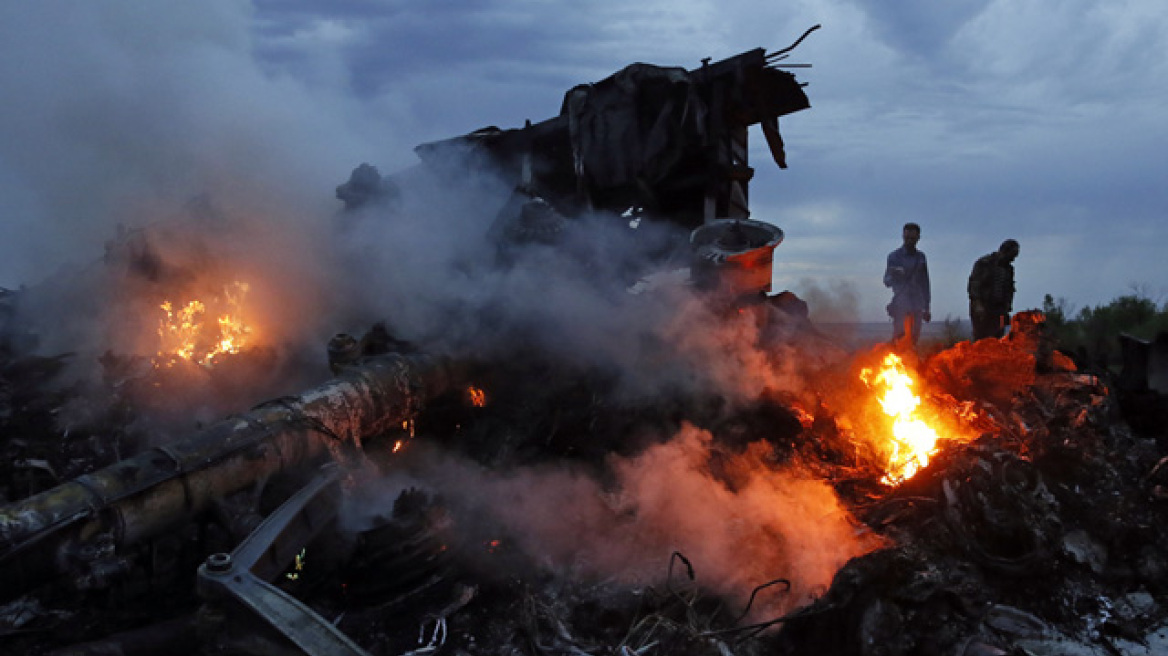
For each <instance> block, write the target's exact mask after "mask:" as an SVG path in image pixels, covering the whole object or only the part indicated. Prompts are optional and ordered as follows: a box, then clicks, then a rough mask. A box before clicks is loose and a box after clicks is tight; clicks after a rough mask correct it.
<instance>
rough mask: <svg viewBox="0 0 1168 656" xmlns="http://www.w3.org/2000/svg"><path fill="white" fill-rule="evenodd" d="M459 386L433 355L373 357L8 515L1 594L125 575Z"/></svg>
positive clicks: (2, 509) (14, 507)
mask: <svg viewBox="0 0 1168 656" xmlns="http://www.w3.org/2000/svg"><path fill="white" fill-rule="evenodd" d="M453 377H454V374H453V373H452V371H451V369H450V367H449V365H448V364H447V363H445V362H443V361H440V360H437V359H434V358H431V357H429V356H425V355H420V354H413V355H399V354H387V355H380V356H374V357H370V358H369V359H367V360H365V361H363V362H359V363H357V364H354V365H352V366H350V367H347V368H345V369H344V370H342V371H341V372H340V375H338V377H337V378H335V379H333V380H332V381H330V382H328V383H326V384H324V385H321V386H319V387H317V388H315V389H312V390H309V391H308V392H305V393H304V394H301V395H299V396H295V397H288V398H283V399H279V400H277V401H273V402H269V403H266V404H262V405H260V406H258V407H257V408H255V409H253V410H252V411H250V412H248V413H245V414H243V415H240V416H237V417H232V418H229V419H226V420H224V421H221V422H219V423H218V424H215V425H213V426H211V427H209V428H207V429H205V430H203V431H201V432H199V433H196V434H195V435H193V436H192V437H190V438H188V439H186V440H182V441H180V442H176V443H172V444H167V445H164V446H158V447H155V448H152V449H149V450H147V451H144V452H143V453H141V454H139V455H137V456H134V457H132V458H128V459H126V460H122V461H121V462H118V463H115V464H113V465H111V466H109V467H107V468H105V469H102V470H99V471H95V472H92V473H89V474H86V475H84V476H80V477H78V478H76V479H74V480H72V481H69V482H67V483H64V484H62V485H59V486H57V487H56V488H53V489H50V490H46V491H45V492H42V493H40V494H37V495H35V496H32V497H29V498H27V499H24V500H21V501H17V502H14V503H10V504H8V505H6V506H0V580H3V581H4V582H5V586H4V590H3V591H2V592H3V593H4V594H5V595H6V596H10V595H15V594H18V593H19V592H20V591H22V590H24V589H26V588H28V587H30V586H32V585H35V584H37V583H39V582H43V580H44V576H45V575H46V574H47V573H50V572H53V571H56V572H58V573H63V574H69V575H71V576H72V577H73V578H74V580H76V581H79V582H84V581H85V580H86V578H87V577H92V576H99V575H100V572H101V571H113V570H117V569H118V565H117V563H118V561H119V558H120V553H121V552H122V550H123V549H124V548H125V547H128V546H130V545H133V544H135V543H137V542H139V541H142V540H146V539H149V538H152V537H155V536H158V535H159V534H161V533H163V532H165V531H167V530H171V529H173V528H175V527H177V526H180V525H182V524H183V523H184V522H188V521H190V520H191V519H192V518H193V517H195V516H197V515H199V514H200V513H203V512H204V511H206V510H208V509H209V508H210V507H211V506H212V504H214V503H216V502H218V501H219V500H222V499H224V498H225V497H227V496H229V495H231V494H233V493H236V492H238V491H240V490H244V489H246V488H250V487H254V486H257V485H262V484H263V482H264V481H266V480H267V479H268V478H269V477H272V476H274V475H276V474H279V473H281V472H285V471H289V470H292V469H293V468H295V467H299V466H304V465H309V464H312V463H314V462H316V461H319V460H320V459H322V458H323V457H324V456H326V455H328V454H329V452H330V450H343V449H351V448H352V447H353V446H359V445H360V443H361V440H362V439H364V438H368V437H371V436H375V435H378V434H381V433H384V432H385V431H388V430H390V429H393V428H394V427H400V426H401V424H402V422H405V421H408V420H410V419H412V418H413V416H414V414H415V413H416V412H417V411H418V410H419V408H420V405H421V404H422V403H423V402H424V401H425V400H427V399H430V398H433V397H434V396H436V395H438V394H440V393H442V392H443V391H445V390H446V389H448V388H449V386H450V385H451V384H452V380H453ZM94 585H100V583H98V582H95V583H94Z"/></svg>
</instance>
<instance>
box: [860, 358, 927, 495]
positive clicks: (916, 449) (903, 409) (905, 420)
mask: <svg viewBox="0 0 1168 656" xmlns="http://www.w3.org/2000/svg"><path fill="white" fill-rule="evenodd" d="M860 380H862V381H864V384H866V385H868V387H870V388H872V387H877V386H879V387H881V388H882V389H883V396H882V397H881V398H880V399H879V401H880V406H881V407H882V408H883V409H884V413H885V414H887V415H888V416H889V417H892V418H893V424H892V444H891V453H890V454H889V456H888V463H887V465H886V466H885V470H886V473H885V475H884V477H883V478H882V479H881V482H882V483H884V484H885V485H899V484H901V483H903V482H904V481H906V480H908V479H910V478H912V477H913V476H914V475H916V473H917V472H918V471H920V469H921V468H922V467H925V466H927V465H928V464H929V456H931V455H933V454H934V453H936V452H937V440H938V439H939V438H938V436H937V431H935V430H933V428H932V427H930V426H929V425H928V424H926V423H925V422H924V420H922V419H920V418H919V417H917V416H916V411H917V408H918V407H919V406H920V405H921V397H919V396H917V395H916V394H915V393H914V392H913V389H912V388H913V379H912V376H910V375H909V373H908V371H907V370H906V369H905V367H904V363H903V362H902V361H901V359H900V358H899V357H898V356H897V355H896V354H894V353H889V354H888V355H887V356H885V357H884V362H883V368H882V369H880V371H879V372H877V373H875V375H873V371H872V370H871V369H864V370H862V371H861V372H860Z"/></svg>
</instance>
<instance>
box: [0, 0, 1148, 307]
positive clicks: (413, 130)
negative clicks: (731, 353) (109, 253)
mask: <svg viewBox="0 0 1168 656" xmlns="http://www.w3.org/2000/svg"><path fill="white" fill-rule="evenodd" d="M813 25H822V28H821V29H820V30H818V31H816V32H814V33H813V34H811V35H810V36H809V37H808V38H807V39H806V40H805V41H804V42H803V43H802V44H801V45H800V46H799V47H798V48H797V49H796V50H795V51H794V52H793V53H792V57H791V58H790V59H789V60H787V61H788V62H795V63H805V64H810V65H811V67H810V68H797V69H792V70H793V72H794V73H795V74H796V76H797V77H798V79H799V81H801V82H804V83H806V85H807V86H806V92H807V95H808V97H809V98H810V101H811V105H812V106H811V108H810V109H808V110H804V111H801V112H798V113H796V114H793V115H790V116H787V117H783V118H782V119H781V121H780V122H781V128H782V133H783V136H784V140H785V143H786V149H787V161H788V165H789V168H788V169H787V170H779V169H778V168H777V167H776V166H775V165H774V164H773V162H771V161H770V158H769V154H768V153H767V151H766V146H765V143H764V141H763V139H762V137H761V133H759V132H757V131H755V132H753V133H752V135H751V159H752V164H753V165H754V166H755V168H756V174H755V177H754V180H753V181H752V184H751V205H752V212H753V214H752V218H755V219H757V220H761V221H767V222H770V223H773V224H775V225H778V226H779V227H781V228H782V229H783V231H784V233H785V240H784V242H783V243H782V244H781V245H780V246H779V247H778V249H777V251H776V255H775V291H779V290H783V289H790V290H792V291H795V292H796V293H798V294H801V295H803V296H804V297H805V298H808V299H809V300H810V301H811V302H812V308H811V310H812V313H813V318H818V319H821V320H824V321H829V320H863V321H886V320H887V318H886V317H885V316H884V314H883V308H884V305H885V304H886V303H887V301H888V300H889V298H890V293H889V291H888V290H886V289H885V288H884V287H883V286H882V284H881V275H882V273H883V267H884V260H885V257H886V255H887V253H888V252H889V251H891V250H893V249H894V248H896V247H897V246H899V243H900V228H901V225H902V224H903V223H905V222H907V221H914V222H917V223H920V224H921V226H922V238H921V242H920V248H921V249H922V250H923V251H924V252H925V253H926V254H927V256H928V258H929V265H930V270H931V273H932V283H933V297H934V300H933V308H932V309H933V315H934V319H935V320H939V319H944V318H946V317H952V318H964V317H965V316H966V304H967V302H966V297H965V280H966V278H967V276H968V273H969V269H970V267H971V266H972V263H973V261H974V260H975V259H976V258H977V257H979V256H981V255H983V254H985V253H988V252H990V251H992V250H994V249H995V248H996V247H997V245H998V244H999V243H1000V242H1001V241H1002V240H1003V239H1005V238H1014V239H1017V240H1018V241H1019V242H1020V243H1021V255H1020V256H1019V258H1018V260H1017V262H1016V269H1017V295H1016V299H1015V310H1020V309H1026V308H1033V307H1040V306H1041V304H1042V300H1043V295H1044V294H1051V295H1052V296H1054V297H1055V298H1063V299H1065V300H1066V302H1067V304H1068V305H1069V307H1070V309H1072V311H1073V310H1075V309H1078V308H1081V307H1084V306H1087V305H1096V304H1101V303H1106V302H1108V301H1110V300H1111V299H1113V298H1115V297H1116V296H1119V295H1121V294H1125V293H1131V292H1133V291H1139V292H1140V293H1143V294H1146V295H1147V296H1149V297H1151V298H1152V299H1154V300H1156V301H1158V302H1163V301H1165V300H1166V299H1168V258H1166V257H1164V255H1163V253H1164V244H1168V221H1165V219H1166V218H1168V217H1166V216H1165V213H1166V211H1168V190H1166V189H1168V185H1165V184H1164V183H1163V180H1164V178H1165V177H1166V176H1165V173H1166V172H1168V171H1166V169H1168V165H1166V162H1168V158H1166V157H1165V155H1164V153H1165V152H1168V121H1166V120H1165V118H1164V113H1163V112H1164V107H1165V104H1166V103H1168V5H1166V4H1164V3H1163V2H1160V1H1158V0H1115V1H1114V2H1108V3H1098V2H1094V1H1087V0H1060V1H1058V2H1055V1H1054V0H985V1H982V0H954V1H952V2H946V3H936V2H931V1H928V0H906V1H904V2H897V3H870V2H861V1H859V0H816V1H810V0H806V1H792V2H787V3H775V2H762V1H758V2H755V1H752V0H751V1H740V2H735V3H724V2H707V1H702V0H670V1H669V2H661V1H658V0H645V1H643V2H639V3H628V2H617V1H609V0H601V1H590V2H579V3H559V2H550V1H546V0H458V1H453V0H428V1H426V2H420V1H415V2H409V1H392V0H386V1H381V2H375V1H373V0H330V1H329V2H322V1H319V0H315V1H310V0H283V1H277V0H259V1H255V2H246V1H242V0H206V1H204V2H199V3H183V2H170V1H166V2H154V3H148V4H143V3H138V2H110V1H98V2H87V3H76V2H62V1H57V0H43V1H40V2H35V3H33V2H7V3H4V4H3V6H2V7H0V89H3V93H4V102H3V103H0V286H2V287H7V288H15V287H18V286H20V285H31V284H35V283H36V282H37V281H38V280H40V279H43V278H45V277H47V276H50V275H52V274H53V272H55V271H58V270H60V269H61V268H62V267H82V268H83V267H84V266H87V265H88V264H89V263H92V262H94V261H96V260H99V259H100V258H101V256H102V253H103V248H104V244H105V242H106V241H107V240H109V239H110V238H111V237H112V236H113V235H114V234H115V230H116V226H117V225H118V224H123V225H128V226H134V225H142V224H146V223H149V222H151V221H156V220H159V219H161V218H162V217H164V216H166V215H168V214H174V213H176V212H179V211H180V209H179V208H184V207H187V208H189V207H190V203H191V202H192V199H197V198H206V197H208V195H210V197H212V198H213V199H214V202H215V203H216V207H219V208H226V209H225V210H224V212H225V214H227V215H236V214H249V215H250V214H255V213H264V214H267V215H273V216H280V217H281V220H282V221H285V223H284V224H283V225H284V226H285V227H286V228H287V232H290V233H291V232H300V231H301V230H302V229H303V231H304V232H305V234H307V235H309V236H308V237H306V239H305V242H304V248H308V249H310V248H311V244H312V243H313V237H312V236H311V235H312V231H314V230H321V229H324V228H322V226H327V225H329V222H330V221H332V220H333V218H334V215H335V213H336V212H337V211H338V209H339V202H338V201H337V200H336V199H335V197H334V189H335V187H336V185H338V184H340V183H342V182H344V181H345V180H347V179H348V176H349V173H350V171H351V170H352V169H353V168H354V167H355V166H357V165H358V164H360V163H363V162H368V163H370V164H373V165H375V166H377V167H378V169H379V170H380V171H382V172H383V173H391V172H394V171H397V170H400V169H405V168H407V167H410V166H412V165H413V164H414V163H415V162H416V157H415V155H414V153H413V151H412V149H413V147H414V146H415V145H417V144H419V143H423V142H427V141H432V140H436V139H442V138H446V137H451V136H456V135H460V134H464V133H467V132H470V131H472V130H475V129H478V128H481V127H484V126H488V125H495V126H499V127H503V128H508V127H519V126H522V125H523V122H524V120H526V119H531V120H532V121H539V120H543V119H545V118H550V117H552V116H554V115H556V114H557V113H558V112H559V107H560V104H561V101H562V99H563V94H564V93H565V92H566V91H567V90H568V89H570V88H571V87H573V86H575V85H577V84H581V83H587V82H595V81H598V80H600V79H603V78H605V77H607V76H608V75H610V74H612V73H614V72H615V71H617V70H619V69H620V68H622V67H624V66H625V65H627V64H630V63H633V62H645V63H651V64H657V65H662V66H682V67H686V68H695V67H697V66H698V65H699V64H700V61H701V60H702V59H703V58H705V57H711V58H713V59H715V60H717V59H721V58H725V57H729V56H733V55H735V54H737V53H739V52H742V51H745V50H749V49H752V48H756V47H764V48H766V49H767V50H768V51H771V50H777V49H780V48H783V47H786V46H787V45H789V44H790V43H792V42H793V41H794V40H795V39H797V38H798V37H799V35H801V34H802V33H803V32H804V31H805V30H807V29H808V28H809V27H811V26H813ZM300 252H303V251H300Z"/></svg>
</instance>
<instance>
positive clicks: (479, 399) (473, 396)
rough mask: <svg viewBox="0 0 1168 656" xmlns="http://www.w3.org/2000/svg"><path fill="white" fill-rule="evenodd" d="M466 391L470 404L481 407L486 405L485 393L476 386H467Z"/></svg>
mask: <svg viewBox="0 0 1168 656" xmlns="http://www.w3.org/2000/svg"><path fill="white" fill-rule="evenodd" d="M466 393H467V396H469V397H470V403H471V405H473V406H474V407H476V408H482V407H485V406H486V405H487V393H486V392H484V391H483V390H481V389H479V388H478V387H473V386H472V387H468V388H467V390H466Z"/></svg>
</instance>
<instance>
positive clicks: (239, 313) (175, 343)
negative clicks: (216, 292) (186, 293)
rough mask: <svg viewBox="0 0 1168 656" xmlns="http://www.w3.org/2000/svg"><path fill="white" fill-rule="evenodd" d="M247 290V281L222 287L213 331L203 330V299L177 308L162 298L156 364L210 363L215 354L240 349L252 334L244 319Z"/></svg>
mask: <svg viewBox="0 0 1168 656" xmlns="http://www.w3.org/2000/svg"><path fill="white" fill-rule="evenodd" d="M247 291H248V284H247V283H244V282H238V281H236V282H234V283H232V284H231V285H228V286H227V287H225V288H224V290H223V298H222V299H217V301H218V302H217V303H216V307H219V308H220V309H221V310H222V314H220V315H219V318H218V320H217V322H216V323H217V325H218V332H217V333H216V334H215V335H206V334H205V331H204V329H205V325H204V324H205V323H206V322H205V321H204V315H205V314H206V313H207V306H206V304H204V303H203V302H202V301H199V300H193V301H190V302H188V303H187V304H186V305H184V306H182V307H181V308H178V309H176V308H175V306H174V305H173V304H172V303H171V302H170V301H169V300H166V301H163V302H162V304H161V305H159V307H160V308H161V309H162V311H163V313H164V316H163V318H162V319H161V320H160V321H159V323H158V337H159V338H160V340H161V346H160V347H159V350H158V357H157V358H156V359H155V361H154V363H155V366H159V365H160V364H165V365H167V366H169V365H171V364H173V363H174V362H175V361H176V359H183V360H188V361H191V362H196V363H198V364H201V365H204V366H210V365H212V364H214V363H215V361H216V358H217V357H218V356H221V355H230V354H235V353H239V351H240V350H241V349H242V348H243V347H245V346H247V343H248V337H249V336H250V335H251V327H250V326H248V325H247V324H246V323H245V322H244V320H243V298H244V296H246V295H247Z"/></svg>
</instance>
